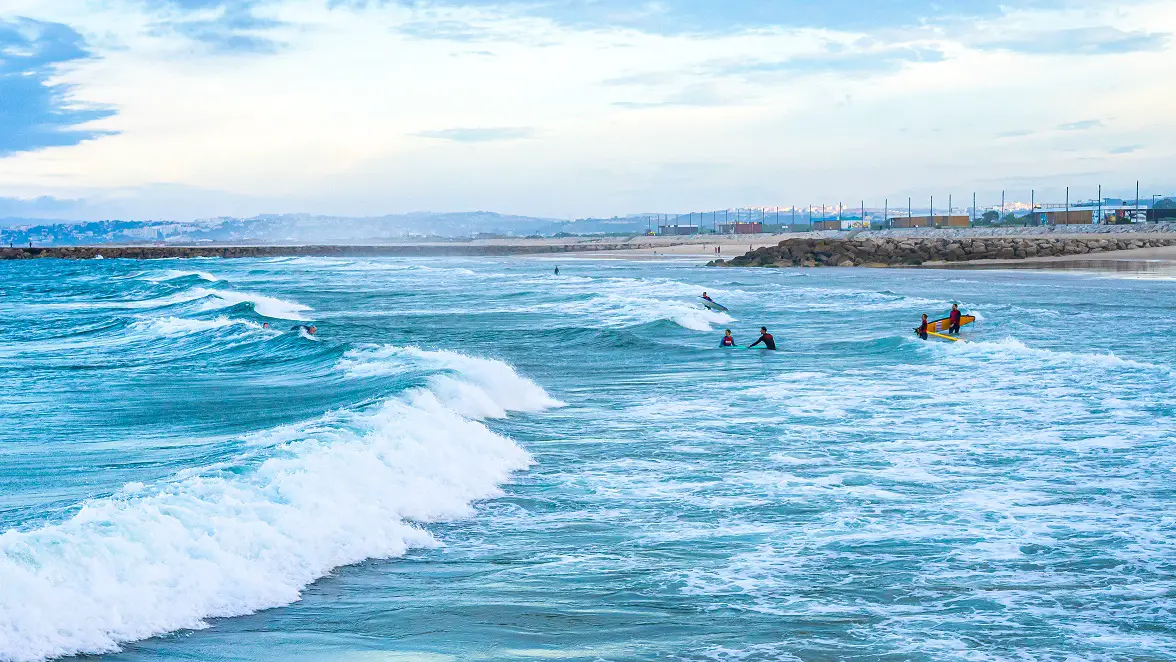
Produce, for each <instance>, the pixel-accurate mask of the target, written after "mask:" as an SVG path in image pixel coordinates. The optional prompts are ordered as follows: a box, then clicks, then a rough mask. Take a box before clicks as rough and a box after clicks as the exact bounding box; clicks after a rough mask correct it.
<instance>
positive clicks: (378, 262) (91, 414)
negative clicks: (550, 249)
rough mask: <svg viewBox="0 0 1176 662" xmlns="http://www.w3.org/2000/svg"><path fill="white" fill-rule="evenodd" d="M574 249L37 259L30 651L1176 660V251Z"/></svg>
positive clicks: (1, 269)
mask: <svg viewBox="0 0 1176 662" xmlns="http://www.w3.org/2000/svg"><path fill="white" fill-rule="evenodd" d="M554 266H555V262H552V261H550V260H543V259H531V258H516V259H436V260H429V261H426V262H420V261H407V260H397V259H314V258H296V259H289V258H288V259H268V260H265V259H263V260H232V261H228V260H177V261H151V262H136V261H124V260H103V261H86V262H69V261H56V260H36V261H23V262H4V263H0V393H2V394H3V397H2V398H0V531H2V533H0V659H4V660H20V661H24V660H40V659H45V658H53V657H58V656H65V655H71V654H77V653H91V654H103V653H105V654H108V659H110V660H120V661H122V660H126V661H131V660H135V661H137V660H154V659H168V658H181V659H190V660H322V661H327V660H343V661H365V662H366V661H393V660H395V661H401V660H430V661H434V660H436V661H439V660H525V659H567V660H646V659H679V660H703V659H714V660H789V659H792V660H834V659H866V660H998V659H1022V660H1128V659H1156V660H1158V659H1173V658H1176V614H1174V613H1173V610H1174V609H1176V511H1174V508H1173V506H1174V504H1176V499H1174V497H1176V488H1174V482H1176V474H1174V473H1173V470H1174V469H1176V452H1174V451H1176V448H1174V443H1176V441H1174V436H1176V435H1174V432H1176V418H1174V396H1176V375H1174V374H1173V371H1172V366H1173V365H1176V342H1174V341H1173V332H1172V322H1173V315H1174V313H1176V288H1173V287H1172V283H1171V282H1169V281H1166V280H1163V279H1133V278H1124V277H1120V276H1121V275H1100V274H1095V273H1047V272H1026V271H1017V272H974V271H968V272H958V271H934V270H927V271H922V270H878V271H876V270H866V269H827V270H770V269H761V270H754V269H752V270H740V269H707V268H703V267H699V266H696V265H695V264H693V263H691V262H681V261H678V262H675V261H662V262H626V261H613V260H572V259H570V258H561V261H560V262H559V266H560V267H561V269H560V274H561V275H559V276H556V275H554V274H553V268H554ZM703 290H706V291H707V292H709V293H710V295H711V296H712V297H714V298H715V299H716V300H718V301H719V302H721V303H723V304H725V305H727V306H728V307H729V308H730V309H731V312H730V314H723V313H715V312H710V311H707V310H704V309H703V308H702V307H701V306H700V305H698V304H699V300H698V296H699V295H700V294H701V293H702V291H703ZM952 301H958V302H959V303H960V304H961V308H963V309H964V310H965V311H966V312H970V313H973V314H975V315H976V316H977V318H978V322H977V324H976V325H975V326H974V327H972V328H967V329H966V330H965V336H966V337H967V338H968V340H969V341H970V342H968V343H966V344H950V343H946V342H940V341H930V342H924V341H920V340H919V339H918V338H917V337H916V336H915V334H914V333H913V327H914V326H915V325H916V323H917V321H918V319H919V316H920V315H921V314H922V313H927V314H929V315H930V316H932V318H934V317H937V316H941V315H943V314H945V313H946V312H947V310H948V308H949V306H950V303H951V302H952ZM311 323H313V324H315V325H316V326H317V334H315V335H310V334H308V333H306V332H305V331H304V330H301V329H295V328H293V327H295V326H296V325H299V324H311ZM267 324H268V328H267V326H266V325H267ZM761 325H766V326H768V327H769V329H770V331H771V332H772V333H773V334H774V335H775V338H776V342H777V343H778V345H779V347H780V351H778V352H775V353H769V352H763V351H758V350H756V351H747V350H723V349H719V348H718V344H719V338H720V336H721V334H722V331H723V330H724V329H727V328H730V329H732V330H733V331H734V332H735V337H736V339H737V340H738V342H739V343H740V344H741V345H746V344H750V342H751V341H752V340H754V339H755V337H756V336H757V335H758V328H759V327H760V326H761Z"/></svg>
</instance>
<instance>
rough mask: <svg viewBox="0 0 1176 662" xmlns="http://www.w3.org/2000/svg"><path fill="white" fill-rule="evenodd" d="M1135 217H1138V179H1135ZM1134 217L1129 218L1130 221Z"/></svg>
mask: <svg viewBox="0 0 1176 662" xmlns="http://www.w3.org/2000/svg"><path fill="white" fill-rule="evenodd" d="M1135 218H1139V180H1138V179H1137V180H1135ZM1135 218H1133V219H1131V221H1132V222H1134V221H1135Z"/></svg>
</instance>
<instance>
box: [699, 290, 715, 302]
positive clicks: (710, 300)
mask: <svg viewBox="0 0 1176 662" xmlns="http://www.w3.org/2000/svg"><path fill="white" fill-rule="evenodd" d="M702 298H703V299H706V300H707V301H709V302H711V303H714V302H715V300H714V299H712V298H710V296H709V295H708V294H707V293H706V292H703V293H702Z"/></svg>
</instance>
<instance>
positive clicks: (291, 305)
mask: <svg viewBox="0 0 1176 662" xmlns="http://www.w3.org/2000/svg"><path fill="white" fill-rule="evenodd" d="M192 292H193V293H194V294H197V295H199V296H198V297H197V298H205V297H208V298H209V301H207V302H205V304H204V308H205V309H206V310H216V309H218V308H226V307H228V306H235V305H237V304H239V303H250V304H252V305H253V310H255V311H257V314H259V315H264V316H266V317H275V318H278V319H287V320H294V321H298V322H305V321H307V320H308V319H309V318H308V317H306V316H305V315H304V314H305V313H307V312H310V310H311V308H310V306H304V305H302V304H300V303H297V302H294V301H286V300H284V299H279V298H277V297H271V296H266V295H264V294H252V293H250V292H237V291H234V290H209V289H204V288H202V287H197V288H193V289H192Z"/></svg>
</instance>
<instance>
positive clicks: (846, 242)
mask: <svg viewBox="0 0 1176 662" xmlns="http://www.w3.org/2000/svg"><path fill="white" fill-rule="evenodd" d="M1161 246H1176V238H1174V237H1154V236H1140V235H1124V236H1111V235H1101V236H1079V237H1047V236H1036V237H1035V236H1022V237H952V238H944V237H927V238H921V237H899V238H892V237H869V238H855V239H848V238H847V239H821V238H815V239H809V238H804V239H786V240H784V241H781V242H780V243H779V245H777V246H766V247H764V248H759V249H756V250H754V251H751V252H750V253H747V254H746V255H742V256H740V257H736V258H732V259H730V260H715V261H714V262H711V263H710V266H722V267H903V266H920V265H926V264H936V263H950V262H971V261H975V260H1019V259H1025V258H1042V257H1062V256H1068V255H1086V254H1090V253H1104V252H1107V251H1121V250H1130V249H1136V248H1156V247H1161Z"/></svg>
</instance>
